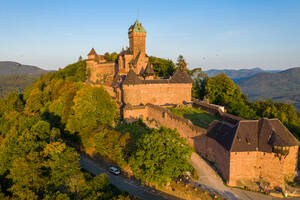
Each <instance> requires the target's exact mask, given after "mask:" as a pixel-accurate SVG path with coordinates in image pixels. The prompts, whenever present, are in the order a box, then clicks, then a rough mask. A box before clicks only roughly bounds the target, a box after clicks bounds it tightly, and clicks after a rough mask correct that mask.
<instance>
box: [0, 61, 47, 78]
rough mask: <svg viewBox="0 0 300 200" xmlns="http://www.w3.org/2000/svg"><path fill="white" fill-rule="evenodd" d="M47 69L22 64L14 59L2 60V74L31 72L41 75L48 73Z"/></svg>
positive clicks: (30, 73) (0, 68)
mask: <svg viewBox="0 0 300 200" xmlns="http://www.w3.org/2000/svg"><path fill="white" fill-rule="evenodd" d="M47 72H48V71H47V70H44V69H41V68H39V67H36V66H31V65H22V64H20V63H17V62H12V61H0V76H7V75H12V74H29V75H41V74H44V73H47Z"/></svg>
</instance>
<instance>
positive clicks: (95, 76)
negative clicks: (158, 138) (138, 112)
mask: <svg viewBox="0 0 300 200" xmlns="http://www.w3.org/2000/svg"><path fill="white" fill-rule="evenodd" d="M128 38H129V48H126V49H125V50H122V51H121V52H120V54H119V55H118V59H117V61H107V60H106V59H105V57H104V56H103V55H98V54H97V53H96V51H95V49H94V48H93V49H92V50H91V51H90V53H89V54H88V59H87V60H86V65H87V72H88V80H87V83H89V84H91V85H102V86H104V87H105V88H106V89H107V91H108V92H109V93H110V95H111V96H113V97H115V98H116V99H117V101H118V102H119V103H120V104H122V105H124V106H139V105H145V104H147V103H152V104H155V105H169V104H182V103H183V102H190V101H191V88H192V80H191V78H190V76H189V75H188V74H187V73H186V72H184V71H181V70H177V71H176V72H175V73H174V74H173V76H172V77H170V78H169V79H162V78H158V77H156V76H155V74H154V71H153V68H152V66H151V64H150V63H149V60H148V56H147V54H146V30H145V29H144V27H143V26H142V24H141V23H140V22H139V21H136V22H135V23H134V24H133V25H132V26H130V27H129V29H128Z"/></svg>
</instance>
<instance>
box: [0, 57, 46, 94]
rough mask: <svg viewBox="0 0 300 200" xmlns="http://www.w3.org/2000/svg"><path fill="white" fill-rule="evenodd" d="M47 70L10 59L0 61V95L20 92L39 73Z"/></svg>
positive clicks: (37, 76) (38, 75)
mask: <svg viewBox="0 0 300 200" xmlns="http://www.w3.org/2000/svg"><path fill="white" fill-rule="evenodd" d="M47 72H49V71H47V70H44V69H41V68H39V67H36V66H32V65H22V64H20V63H17V62H12V61H0V97H4V96H6V95H7V94H8V93H9V92H11V91H17V92H20V93H22V92H23V91H24V89H25V88H26V87H27V86H29V85H31V84H32V83H33V82H34V81H35V80H36V79H38V78H39V77H40V75H41V74H45V73H47Z"/></svg>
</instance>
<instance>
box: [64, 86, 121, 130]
mask: <svg viewBox="0 0 300 200" xmlns="http://www.w3.org/2000/svg"><path fill="white" fill-rule="evenodd" d="M73 102H74V106H73V107H72V110H73V113H72V115H71V116H70V117H69V119H68V122H67V126H66V127H67V130H68V131H70V132H71V133H75V132H78V133H80V134H87V133H90V132H92V131H93V130H94V129H96V128H97V127H99V126H101V125H105V126H114V124H115V120H117V118H118V110H117V105H116V102H115V101H114V100H112V99H111V97H110V95H109V94H108V93H107V92H106V90H105V89H104V88H103V87H92V86H88V85H86V86H84V87H83V88H82V89H80V90H79V91H78V92H77V94H76V96H75V97H74V100H73Z"/></svg>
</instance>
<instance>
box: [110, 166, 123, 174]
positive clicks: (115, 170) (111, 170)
mask: <svg viewBox="0 0 300 200" xmlns="http://www.w3.org/2000/svg"><path fill="white" fill-rule="evenodd" d="M108 171H109V172H110V173H112V174H114V175H119V174H121V172H120V170H119V169H118V168H116V167H110V168H109V169H108Z"/></svg>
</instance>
